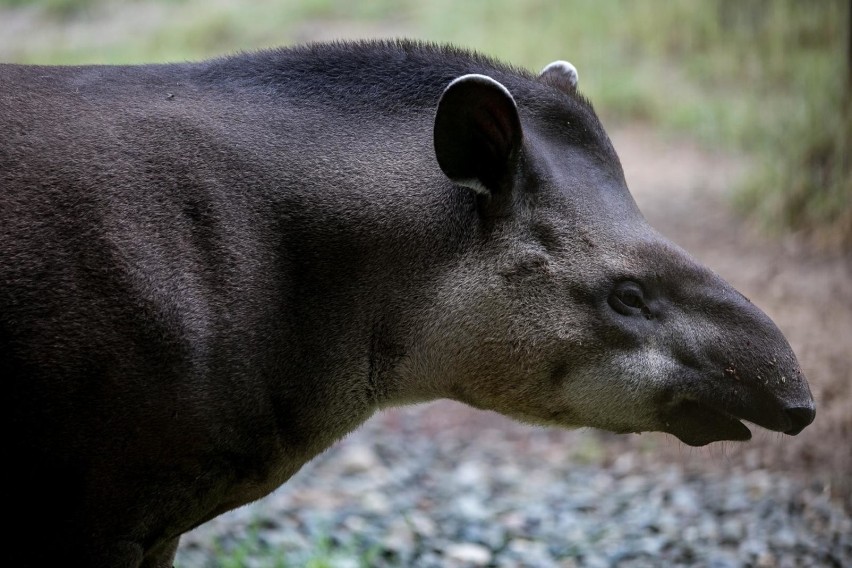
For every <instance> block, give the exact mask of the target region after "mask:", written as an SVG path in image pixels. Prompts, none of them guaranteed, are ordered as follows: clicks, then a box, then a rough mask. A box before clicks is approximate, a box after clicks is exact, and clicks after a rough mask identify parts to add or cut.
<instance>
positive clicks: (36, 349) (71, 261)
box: [0, 43, 813, 566]
mask: <svg viewBox="0 0 852 568" xmlns="http://www.w3.org/2000/svg"><path fill="white" fill-rule="evenodd" d="M548 69H549V71H548V70H546V71H545V72H544V73H542V75H541V76H539V77H535V76H532V75H529V74H527V73H525V72H520V71H516V70H512V69H510V68H507V67H504V66H501V65H498V64H496V63H494V62H492V61H489V60H486V59H484V58H481V57H477V56H472V55H470V54H467V53H464V52H460V51H456V50H448V49H441V48H436V47H428V46H421V45H416V44H408V43H400V44H384V43H381V44H340V45H331V46H322V45H320V46H314V47H310V48H302V49H297V50H279V51H269V52H262V53H257V54H249V55H241V56H237V57H233V58H228V59H221V60H213V61H209V62H203V63H197V64H183V65H157V66H140V67H68V68H59V67H24V66H0V133H2V134H0V374H2V376H3V377H4V380H3V384H4V385H7V394H6V395H5V400H6V401H7V403H6V404H7V406H6V408H5V409H4V411H3V417H4V420H5V428H4V430H5V432H6V433H7V434H6V435H7V442H6V444H5V445H6V448H7V461H6V463H7V471H11V473H12V478H13V479H12V482H11V483H9V482H7V483H6V485H5V487H6V488H7V489H6V491H7V492H8V495H7V498H6V499H4V501H5V502H8V503H11V505H12V507H11V510H9V511H8V515H9V516H10V518H12V519H20V523H19V525H18V530H16V531H14V532H13V539H22V542H23V541H24V539H29V541H30V542H38V543H43V544H38V545H32V546H26V547H24V546H19V545H16V544H14V543H13V546H12V550H11V551H9V550H7V556H8V554H11V555H12V556H13V558H14V559H15V560H16V561H18V562H19V563H21V564H27V563H28V562H32V563H33V564H34V565H41V564H43V563H47V562H51V561H59V560H58V559H61V561H62V562H64V561H70V560H72V559H73V560H76V561H78V562H79V563H81V565H88V566H137V565H145V566H168V565H170V562H171V558H172V556H173V553H174V549H175V547H176V545H177V541H178V538H179V536H180V534H181V533H183V532H185V531H187V530H189V529H191V528H192V527H194V526H196V525H198V524H200V523H202V522H204V521H206V520H208V519H210V518H212V517H214V516H216V515H218V514H220V513H222V512H224V511H226V510H228V509H231V508H233V507H236V506H239V505H241V504H243V503H246V502H248V501H251V500H254V499H257V498H259V497H261V496H263V495H265V494H267V493H268V492H269V491H271V490H272V489H274V488H275V487H277V486H278V485H280V484H281V483H283V482H284V481H285V480H286V479H287V478H288V477H289V476H291V475H292V474H293V473H294V472H295V471H296V470H298V469H299V467H301V465H303V464H304V463H305V462H306V461H308V460H310V459H311V458H312V457H313V456H314V455H316V454H317V453H318V452H320V451H322V450H323V449H325V448H327V447H328V446H329V445H330V444H332V443H333V442H334V441H335V440H336V439H338V438H339V437H340V436H342V435H344V434H345V433H346V432H348V431H350V430H352V429H353V428H355V427H356V426H357V425H358V424H360V423H361V422H363V421H364V420H365V419H366V418H367V417H369V416H370V415H371V414H372V413H373V412H374V411H375V410H377V409H378V408H381V407H383V406H387V405H392V404H403V403H407V402H416V401H423V400H429V399H433V398H440V397H449V398H455V399H457V400H461V401H464V402H467V403H470V404H472V405H475V406H477V407H481V408H490V409H494V410H497V411H500V412H504V413H506V414H509V415H512V416H515V417H518V418H521V419H524V420H529V421H534V422H538V423H544V424H556V425H565V426H582V425H590V426H596V427H600V428H606V429H609V430H613V431H623V432H629V431H642V430H663V431H669V432H672V433H674V434H676V435H678V436H679V437H680V438H681V439H683V440H684V441H686V442H688V443H691V444H704V443H707V442H710V441H713V440H717V439H743V438H747V437H748V430H747V429H745V427H744V426H742V424H741V423H740V422H739V420H738V418H746V419H749V420H751V421H753V422H758V423H760V424H761V425H763V426H765V427H767V428H770V429H773V430H779V431H787V432H788V433H795V432H797V431H798V430H800V429H801V428H803V427H804V426H805V425H806V424H807V423H808V422H810V420H812V418H813V402H812V400H811V398H810V394H809V392H808V389H807V385H806V383H805V381H804V378H803V377H802V376H801V374H800V373H799V370H798V365H797V363H796V361H795V358H794V356H793V354H792V352H791V351H790V349H789V346H787V344H786V342H785V341H784V339H783V336H781V334H780V332H778V330H777V329H776V328H775V327H774V325H773V324H772V323H771V321H769V319H768V318H766V316H764V315H763V314H762V313H761V312H760V311H759V310H758V309H757V308H755V307H754V306H752V305H751V304H750V303H749V302H748V301H747V300H745V299H744V298H742V296H740V295H739V294H737V293H736V292H735V291H733V290H732V289H731V288H730V287H729V286H728V285H727V284H725V283H724V282H723V281H722V280H721V279H719V278H718V277H717V276H715V275H713V274H712V273H711V272H709V271H708V270H706V269H704V268H702V267H700V266H699V265H697V264H696V263H694V262H693V261H692V260H691V259H689V257H688V256H687V255H686V254H685V253H684V252H683V251H681V250H680V249H678V248H677V247H675V246H674V245H672V244H670V243H668V242H666V241H665V240H664V239H663V238H662V237H660V236H659V235H657V234H656V233H655V232H654V231H653V230H652V229H650V228H649V227H648V226H647V224H645V222H644V220H643V219H642V217H641V215H640V213H639V212H638V210H637V209H636V206H635V204H634V203H633V201H632V199H631V198H630V196H629V193H628V192H627V189H626V186H625V184H624V179H623V174H622V172H621V168H620V165H619V162H618V158H617V156H616V154H615V152H614V151H613V149H612V146H611V145H610V143H609V141H608V139H607V137H606V135H605V133H604V132H603V129H602V128H601V126H600V124H599V122H598V120H597V119H596V118H595V115H594V113H593V111H592V110H591V107H590V106H589V105H588V103H587V102H585V101H584V100H583V99H582V98H580V97H579V96H578V95H577V94H576V91H575V90H574V85H575V80H576V74H574V75H571V73H570V72H569V71H568V70H567V68H566V67H564V66H562V67H560V66H556V67H555V68H553V69H551V68H550V67H549V68H548ZM448 85H449V87H448ZM439 101H440V105H439ZM436 109H437V110H436ZM19 553H20V554H19ZM18 555H19V557H18Z"/></svg>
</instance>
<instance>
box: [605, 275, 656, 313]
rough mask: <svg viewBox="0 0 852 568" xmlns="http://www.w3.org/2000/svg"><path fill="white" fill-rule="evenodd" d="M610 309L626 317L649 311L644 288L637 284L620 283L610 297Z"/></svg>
mask: <svg viewBox="0 0 852 568" xmlns="http://www.w3.org/2000/svg"><path fill="white" fill-rule="evenodd" d="M609 305H610V307H611V308H612V309H613V310H615V311H617V312H618V313H620V314H623V315H625V316H629V315H634V314H639V313H644V312H645V311H647V309H648V308H647V307H646V306H645V298H644V296H643V294H642V288H640V287H639V285H638V284H636V283H635V282H630V281H627V282H619V283H618V284H616V286H615V289H613V291H612V294H610V296H609Z"/></svg>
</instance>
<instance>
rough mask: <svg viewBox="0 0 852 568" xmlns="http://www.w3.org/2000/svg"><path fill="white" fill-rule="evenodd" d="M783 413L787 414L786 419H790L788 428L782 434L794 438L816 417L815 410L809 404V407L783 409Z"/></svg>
mask: <svg viewBox="0 0 852 568" xmlns="http://www.w3.org/2000/svg"><path fill="white" fill-rule="evenodd" d="M784 412H786V413H787V417H788V418H789V419H790V428H788V429H787V430H784V433H785V434H789V435H790V436H795V435H796V434H798V433H799V432H801V431H802V430H804V429H805V428H806V427H807V426H809V425H810V423H811V422H813V421H814V418H815V417H816V409H815V408H814V406H813V404H811V406H796V407H793V408H786V409H784Z"/></svg>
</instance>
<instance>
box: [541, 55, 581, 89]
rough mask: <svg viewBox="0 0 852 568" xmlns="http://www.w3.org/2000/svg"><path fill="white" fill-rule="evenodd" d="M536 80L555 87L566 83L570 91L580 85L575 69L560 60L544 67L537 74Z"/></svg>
mask: <svg viewBox="0 0 852 568" xmlns="http://www.w3.org/2000/svg"><path fill="white" fill-rule="evenodd" d="M538 78H539V80H544V81H546V82H548V83H553V84H557V85H558V84H560V83H565V82H567V83H568V85H570V86H571V88H572V89H576V88H577V85H578V84H579V83H580V74H579V73H577V68H576V67H574V66H573V65H571V64H570V63H568V62H567V61H562V60H561V59H560V60H557V61H554V62H553V63H549V64H548V65H547V66H545V68H544V69H542V70H541V73H539V75H538Z"/></svg>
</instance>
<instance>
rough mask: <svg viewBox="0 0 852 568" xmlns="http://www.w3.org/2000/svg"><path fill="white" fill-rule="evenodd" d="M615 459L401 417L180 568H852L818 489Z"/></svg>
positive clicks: (521, 429) (577, 441)
mask: <svg viewBox="0 0 852 568" xmlns="http://www.w3.org/2000/svg"><path fill="white" fill-rule="evenodd" d="M466 414H467V415H471V416H473V418H472V419H471V418H464V416H465V415H466ZM460 416H461V418H460ZM483 422H484V424H483ZM779 443H783V442H782V441H780V440H779ZM619 448H620V444H619V443H618V441H617V440H615V439H614V438H613V437H612V436H601V435H600V434H597V433H595V432H588V431H587V432H558V431H552V430H546V429H535V428H531V427H525V426H522V425H515V424H512V423H510V422H508V421H505V420H503V419H500V418H499V417H496V416H493V415H492V416H486V413H479V414H476V413H475V411H472V410H467V409H465V408H462V407H461V406H460V405H454V404H450V403H446V402H443V403H434V404H431V405H426V406H421V407H417V408H410V409H403V410H394V411H391V412H388V413H384V414H383V415H379V416H377V417H374V419H372V420H371V421H369V422H368V423H367V424H366V425H365V426H364V427H362V428H361V429H359V430H358V431H357V432H355V433H354V434H352V435H351V436H349V437H348V438H346V439H345V440H343V441H342V442H341V443H339V444H338V445H336V446H335V447H333V448H332V449H331V450H329V451H328V452H326V453H325V454H323V455H322V456H320V457H319V458H317V459H316V460H314V461H313V462H311V463H310V464H308V465H307V466H305V468H303V470H302V471H300V472H299V473H298V474H297V475H296V476H295V477H294V478H293V479H291V480H290V481H289V482H288V483H287V484H285V485H284V486H283V487H282V488H281V489H279V490H278V491H277V492H275V493H273V494H272V495H270V496H269V497H267V498H266V499H263V500H261V501H259V502H257V503H254V504H252V505H249V506H246V507H243V508H241V509H238V510H236V511H233V512H231V513H229V514H227V515H224V516H222V517H219V518H218V519H215V520H214V521H212V522H210V523H208V524H207V525H204V526H202V527H200V528H198V529H196V530H195V531H194V532H192V533H189V534H188V535H186V536H185V537H184V539H183V540H182V544H181V548H180V550H179V553H178V557H177V565H178V566H179V567H180V568H193V567H208V566H210V567H212V566H221V565H222V560H221V557H220V559H219V560H216V554H220V555H221V554H222V553H225V555H227V556H229V557H231V558H236V559H237V562H238V564H239V565H242V566H310V565H312V564H311V563H312V562H313V563H314V564H313V565H314V566H330V567H339V568H350V567H351V568H356V567H359V566H371V567H372V566H376V567H382V566H414V567H454V566H459V567H461V566H494V567H510V566H511V567H536V568H538V567H550V566H560V567H562V566H588V567H599V566H600V567H608V566H625V567H640V566H709V567H718V568H723V567H735V566H765V567H775V566H778V567H786V566H791V567H792V566H819V567H822V566H837V567H842V566H852V517H850V516H849V514H848V513H846V512H845V511H844V510H843V508H842V507H841V506H839V505H838V504H837V503H833V502H832V501H831V500H830V499H829V498H828V497H827V495H826V492H825V487H824V486H823V485H822V484H820V483H810V484H809V483H807V480H803V479H797V478H795V477H791V476H789V475H784V474H783V473H779V472H771V471H768V470H766V469H757V470H751V471H749V470H748V469H747V467H745V466H744V464H741V463H739V462H738V460H737V459H735V458H732V457H730V456H725V455H724V454H721V455H720V456H719V460H718V467H714V468H711V469H712V471H703V472H700V473H698V472H695V471H690V470H689V469H690V468H689V467H688V463H687V464H677V463H671V462H668V463H657V464H655V463H654V461H653V452H652V451H651V452H645V453H641V452H639V451H637V450H636V449H630V448H628V449H625V450H624V451H623V452H621V450H620V449H619ZM687 455H688V454H687ZM649 456H650V459H649ZM687 461H688V460H687ZM320 559H321V560H322V562H320Z"/></svg>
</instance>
